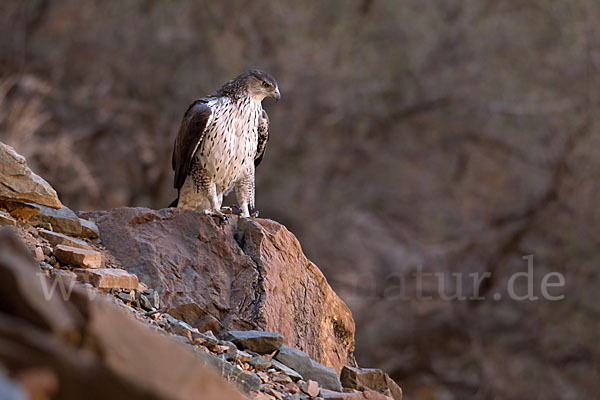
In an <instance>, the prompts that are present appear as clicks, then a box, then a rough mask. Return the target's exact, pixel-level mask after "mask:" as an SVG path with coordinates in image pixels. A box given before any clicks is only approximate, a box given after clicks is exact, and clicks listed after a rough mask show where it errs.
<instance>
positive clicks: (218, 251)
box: [80, 208, 355, 372]
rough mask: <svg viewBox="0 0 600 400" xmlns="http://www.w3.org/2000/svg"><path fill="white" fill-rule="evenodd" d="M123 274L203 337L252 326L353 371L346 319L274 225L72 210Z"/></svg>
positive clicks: (176, 213) (172, 213) (189, 215)
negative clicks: (96, 233) (94, 230)
mask: <svg viewBox="0 0 600 400" xmlns="http://www.w3.org/2000/svg"><path fill="white" fill-rule="evenodd" d="M80 217H84V218H92V219H94V220H95V222H96V224H97V225H98V227H99V229H100V238H101V240H102V243H103V245H104V246H106V248H107V249H109V250H110V252H111V254H112V256H114V257H115V259H116V260H117V261H118V263H119V264H120V265H121V266H122V268H124V269H126V270H127V271H129V272H132V273H134V274H136V275H137V276H138V277H139V279H140V281H142V282H143V283H145V284H147V285H148V286H149V287H153V288H156V289H157V290H158V291H159V292H160V296H161V303H162V304H164V305H166V306H167V307H168V308H169V309H170V310H169V313H170V314H172V315H173V316H175V317H177V318H180V319H183V320H185V321H186V322H188V323H189V324H190V325H192V326H195V327H198V328H199V329H200V330H201V331H203V330H206V329H213V330H216V331H218V330H223V329H232V330H249V329H259V330H265V331H272V332H278V333H280V334H281V335H283V336H284V337H285V343H286V344H287V345H289V346H292V347H295V348H298V349H301V350H303V351H304V352H306V353H307V354H308V355H310V356H311V357H312V358H313V359H314V360H316V361H317V362H319V363H322V364H325V365H326V366H329V367H332V368H334V369H335V370H336V371H337V372H339V371H340V370H341V368H342V367H343V366H344V365H354V363H355V362H354V358H353V351H354V321H353V319H352V314H351V313H350V310H349V309H348V307H346V305H345V304H344V303H343V301H342V300H341V299H340V298H339V297H338V296H337V295H336V294H335V292H334V291H333V290H332V289H331V287H330V286H329V284H328V283H327V280H326V279H325V277H324V276H323V274H322V273H321V271H320V270H319V269H318V268H317V267H316V266H315V265H314V264H313V263H312V262H310V261H309V260H308V259H307V258H306V257H305V255H304V254H303V253H302V249H301V247H300V244H299V243H298V241H297V240H296V238H295V237H294V236H293V235H292V234H291V233H290V232H289V231H288V230H287V229H286V228H285V227H284V226H282V225H280V224H278V223H276V222H273V221H269V220H264V219H256V220H255V219H244V218H238V217H237V216H233V217H231V218H230V219H229V221H226V222H224V223H221V222H219V221H217V220H215V219H214V218H210V217H208V216H204V215H202V214H201V213H197V212H195V211H189V210H179V209H164V210H149V209H145V208H119V209H115V210H113V211H110V212H100V213H83V214H81V213H80Z"/></svg>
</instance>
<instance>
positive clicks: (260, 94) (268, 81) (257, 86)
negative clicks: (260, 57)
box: [242, 69, 281, 101]
mask: <svg viewBox="0 0 600 400" xmlns="http://www.w3.org/2000/svg"><path fill="white" fill-rule="evenodd" d="M242 75H245V76H246V84H247V86H246V88H247V90H248V95H249V96H250V97H252V98H253V99H255V100H257V101H262V99H264V98H265V97H272V98H274V99H275V101H279V98H280V97H281V95H280V94H279V87H278V86H277V81H276V80H275V78H273V76H271V74H269V73H267V72H264V71H261V70H259V69H251V70H249V71H246V72H245V73H244V74H242Z"/></svg>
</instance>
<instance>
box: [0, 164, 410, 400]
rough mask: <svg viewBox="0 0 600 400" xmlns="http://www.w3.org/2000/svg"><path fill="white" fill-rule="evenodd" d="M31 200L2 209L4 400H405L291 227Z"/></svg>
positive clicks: (17, 199)
mask: <svg viewBox="0 0 600 400" xmlns="http://www.w3.org/2000/svg"><path fill="white" fill-rule="evenodd" d="M15 154H16V153H15ZM1 161H2V159H0V162H1ZM23 163H24V160H23ZM5 169H6V168H5ZM21 178H22V177H21V176H20V177H19V178H14V179H21ZM11 179H12V178H10V179H9V180H8V181H7V182H6V183H5V185H4V186H6V187H12V188H14V187H17V186H18V185H16V184H15V183H14V182H12V181H11ZM29 179H30V180H35V179H34V178H32V176H29ZM36 190H41V189H39V188H38V189H36ZM38 194H39V193H38ZM30 197H32V196H30V194H27V193H18V192H15V193H13V197H12V198H11V200H1V199H0V226H1V227H0V398H2V399H4V398H6V399H7V400H8V399H10V400H25V399H35V400H46V399H48V400H49V399H51V398H52V399H71V398H89V399H96V398H97V399H101V398H111V399H121V398H123V399H125V398H127V399H138V398H139V399H141V398H143V399H147V400H152V399H157V400H160V399H175V400H177V399H182V400H184V399H196V398H206V399H224V400H227V399H242V398H247V399H253V400H257V399H258V400H275V399H276V400H282V399H288V400H302V399H308V398H310V399H314V398H323V399H325V398H328V399H356V400H359V399H370V400H376V399H382V400H391V399H392V394H394V399H395V400H399V398H398V397H397V396H396V395H395V393H394V390H393V389H394V388H395V386H394V385H395V383H394V382H393V381H391V380H390V381H389V382H388V381H386V379H388V378H389V377H387V375H385V374H383V373H382V372H381V371H379V370H360V369H358V368H353V367H351V366H353V365H355V362H354V358H353V350H354V322H353V319H352V315H351V313H350V311H349V310H348V308H347V307H346V305H345V304H344V303H343V302H342V301H341V300H340V299H339V298H338V297H337V296H336V295H335V293H334V292H333V290H332V289H331V288H330V287H329V285H328V284H327V281H326V280H325V277H324V276H323V274H321V272H320V271H319V269H318V268H317V267H316V266H315V265H314V264H312V263H311V262H310V261H308V260H307V259H306V257H305V256H304V254H303V253H302V250H301V248H300V245H299V243H298V241H297V240H296V239H295V237H294V236H293V235H292V234H291V233H290V232H288V231H287V229H285V228H284V227H283V226H281V225H279V224H277V223H275V222H273V221H268V220H254V219H241V218H238V217H232V218H231V219H230V220H229V221H227V222H225V223H222V222H220V221H216V220H215V219H213V218H209V217H206V216H204V215H201V214H199V213H196V212H193V211H182V210H176V209H167V210H158V211H152V210H148V209H141V208H135V209H134V208H123V209H117V210H113V211H111V212H95V213H81V216H82V217H85V218H83V219H82V218H80V217H79V216H77V215H75V213H73V212H72V211H71V210H69V209H68V208H67V207H65V206H62V207H61V208H59V209H54V208H49V207H46V206H42V205H39V204H35V203H32V202H29V201H30ZM33 197H35V196H33ZM86 218H93V219H96V220H97V221H98V222H99V224H100V227H101V232H100V231H99V230H98V226H97V225H96V224H95V223H94V222H93V221H91V220H89V219H86ZM100 233H101V240H100V239H98V236H99V235H100ZM104 245H106V247H108V248H109V249H110V250H111V251H112V254H111V252H109V251H108V250H107V249H106V247H105V246H104ZM123 268H125V269H123ZM138 275H139V276H140V277H141V278H142V279H141V281H140V280H139V279H138ZM192 325H193V326H192ZM149 327H150V329H149ZM213 332H215V333H217V336H215V334H214V333H213ZM284 343H286V344H288V345H290V346H293V347H297V348H293V347H290V346H287V345H285V344H284ZM298 348H299V349H302V350H304V351H301V350H299V349H298ZM311 357H312V358H311ZM324 364H325V365H324ZM348 364H349V365H350V366H348ZM331 367H333V368H331ZM342 367H344V368H343V371H344V374H345V375H344V376H343V379H342V381H340V377H339V376H338V371H339V370H340V369H342ZM334 368H335V369H334ZM348 371H352V372H356V374H355V375H353V376H352V377H351V378H352V379H347V378H348V376H347V375H348ZM357 371H358V372H357ZM371 371H379V372H381V374H379V375H377V376H376V377H375V378H377V379H375V378H373V376H371V375H372V374H371ZM382 374H383V375H382ZM219 375H220V377H219ZM221 378H224V380H223V379H221ZM379 378H383V379H384V380H383V381H382V380H381V379H379ZM225 380H226V381H228V382H229V383H227V382H225ZM236 387H237V389H236ZM398 389H399V388H398ZM242 392H245V394H242ZM400 396H401V392H400ZM400 398H401V397H400Z"/></svg>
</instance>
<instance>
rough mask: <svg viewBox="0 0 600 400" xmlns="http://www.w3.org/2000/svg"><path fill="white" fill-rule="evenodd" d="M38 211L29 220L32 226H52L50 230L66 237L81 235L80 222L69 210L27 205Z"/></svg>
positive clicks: (63, 207) (66, 208) (64, 207)
mask: <svg viewBox="0 0 600 400" xmlns="http://www.w3.org/2000/svg"><path fill="white" fill-rule="evenodd" d="M27 205H28V206H31V207H35V208H37V209H38V210H39V213H37V214H36V215H35V216H33V217H31V218H30V219H29V223H30V224H31V225H34V226H39V225H43V224H45V223H47V224H50V225H52V230H53V231H54V232H58V233H64V234H66V235H72V236H79V235H81V222H80V221H79V217H78V216H77V215H75V213H74V212H73V211H71V209H70V208H68V207H66V206H62V207H61V208H59V209H58V210H56V209H54V208H50V207H46V206H41V205H39V204H33V203H30V204H27Z"/></svg>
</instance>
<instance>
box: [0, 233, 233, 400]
mask: <svg viewBox="0 0 600 400" xmlns="http://www.w3.org/2000/svg"><path fill="white" fill-rule="evenodd" d="M9 229H10V228H9ZM24 246H25V245H24V244H23V243H22V242H20V241H19V239H17V237H16V235H14V234H10V232H9V231H8V230H7V228H3V229H0V364H3V365H4V366H5V367H6V368H7V370H8V371H9V372H11V373H15V372H18V373H19V375H22V374H27V373H28V372H29V373H30V375H31V374H33V373H36V371H38V372H37V374H38V375H40V372H44V375H46V379H44V380H46V381H48V382H49V383H52V381H53V380H54V381H56V383H57V385H56V387H57V392H56V393H55V394H54V395H53V396H52V397H51V398H53V399H65V400H66V399H84V398H85V399H145V400H159V399H160V400H167V399H169V400H172V399H180V400H188V399H189V400H192V399H198V398H205V399H231V400H238V399H239V400H241V399H242V398H243V396H242V394H241V393H240V392H239V391H237V390H236V389H235V388H234V387H233V386H231V385H229V384H227V383H226V382H225V381H223V380H222V379H221V378H220V377H219V376H218V374H217V372H216V371H213V370H212V369H210V368H208V367H207V366H206V364H207V363H206V361H204V360H202V359H201V358H199V357H198V356H197V355H196V354H194V352H192V351H190V349H189V348H186V347H184V346H183V345H182V344H179V343H176V342H175V341H173V340H170V339H169V338H167V337H165V336H162V335H160V334H158V333H156V332H154V331H152V330H151V329H149V328H148V327H146V326H144V325H143V324H142V323H140V322H138V321H137V320H135V319H134V318H132V317H131V316H130V315H129V314H127V313H125V312H124V311H122V310H120V309H118V308H117V307H116V306H115V305H114V304H111V302H109V301H108V300H106V299H104V298H103V297H102V296H97V297H96V298H94V299H92V296H91V294H92V293H91V292H87V291H86V290H84V289H83V288H82V287H80V286H78V285H77V286H75V287H72V288H71V291H70V292H68V293H67V294H65V293H64V292H62V290H54V291H51V290H48V288H50V287H51V282H50V281H48V280H47V278H45V277H44V276H43V275H37V276H36V271H39V268H38V267H37V266H36V265H35V264H34V263H33V261H32V260H28V259H27V257H28V253H27V250H26V248H24ZM40 381H42V380H40Z"/></svg>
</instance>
